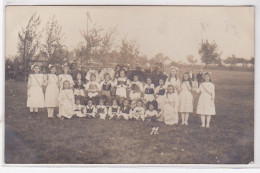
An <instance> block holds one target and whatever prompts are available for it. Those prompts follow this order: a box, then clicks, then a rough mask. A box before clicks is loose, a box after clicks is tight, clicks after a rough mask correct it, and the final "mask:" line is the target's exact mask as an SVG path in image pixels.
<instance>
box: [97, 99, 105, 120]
mask: <svg viewBox="0 0 260 173" xmlns="http://www.w3.org/2000/svg"><path fill="white" fill-rule="evenodd" d="M96 108H97V114H96V117H97V118H100V119H101V120H105V119H106V116H107V107H106V106H105V104H104V100H103V99H102V98H100V99H99V104H98V105H97V106H96Z"/></svg>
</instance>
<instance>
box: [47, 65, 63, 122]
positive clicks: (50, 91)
mask: <svg viewBox="0 0 260 173" xmlns="http://www.w3.org/2000/svg"><path fill="white" fill-rule="evenodd" d="M49 69H50V74H47V87H46V91H45V107H46V108H47V112H48V118H53V113H54V108H55V107H57V106H59V92H60V91H59V87H58V85H59V79H58V76H57V75H56V74H55V73H56V67H55V66H54V65H51V64H50V65H49Z"/></svg>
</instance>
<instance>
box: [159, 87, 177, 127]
mask: <svg viewBox="0 0 260 173" xmlns="http://www.w3.org/2000/svg"><path fill="white" fill-rule="evenodd" d="M178 108H179V96H178V94H177V93H176V91H175V87H174V86H173V85H168V87H167V93H166V95H165V96H164V106H163V108H162V112H161V113H162V116H163V119H164V123H165V124H167V125H174V124H178V121H179V118H178Z"/></svg>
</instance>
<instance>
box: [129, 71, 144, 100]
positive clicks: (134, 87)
mask: <svg viewBox="0 0 260 173" xmlns="http://www.w3.org/2000/svg"><path fill="white" fill-rule="evenodd" d="M142 92H143V84H142V83H141V82H140V81H139V80H138V76H137V75H135V76H134V81H132V82H131V83H130V94H129V97H130V99H131V100H134V99H139V98H140V97H141V95H142Z"/></svg>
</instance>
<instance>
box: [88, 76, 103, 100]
mask: <svg viewBox="0 0 260 173" xmlns="http://www.w3.org/2000/svg"><path fill="white" fill-rule="evenodd" d="M87 80H88V79H87ZM85 90H86V92H87V96H88V97H89V98H92V99H93V100H94V102H96V101H97V99H98V98H97V97H98V94H99V91H100V85H99V83H98V81H97V76H96V74H95V73H92V74H90V81H89V82H88V83H87V84H86V85H85Z"/></svg>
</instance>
